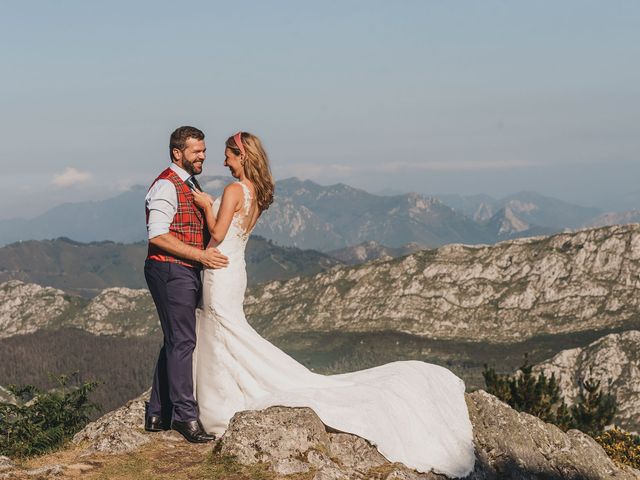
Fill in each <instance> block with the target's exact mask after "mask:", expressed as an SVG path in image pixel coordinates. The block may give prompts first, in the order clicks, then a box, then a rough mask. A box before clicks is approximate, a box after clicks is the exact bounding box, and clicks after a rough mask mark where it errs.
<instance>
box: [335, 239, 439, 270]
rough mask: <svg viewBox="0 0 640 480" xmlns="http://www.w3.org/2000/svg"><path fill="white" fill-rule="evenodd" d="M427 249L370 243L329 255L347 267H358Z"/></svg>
mask: <svg viewBox="0 0 640 480" xmlns="http://www.w3.org/2000/svg"><path fill="white" fill-rule="evenodd" d="M425 248H426V247H424V246H421V245H419V244H417V243H409V244H407V245H405V246H404V247H398V248H391V247H387V246H385V245H380V244H379V243H376V242H374V241H368V242H363V243H361V244H359V245H354V246H352V247H346V248H341V249H339V250H332V251H330V252H328V254H329V255H331V256H332V257H334V258H337V259H338V260H340V261H341V262H343V263H345V264H347V265H358V264H360V263H365V262H371V261H373V260H391V259H392V258H396V257H401V256H403V255H408V254H410V253H413V252H417V251H419V250H424V249H425Z"/></svg>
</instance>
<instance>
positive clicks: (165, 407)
mask: <svg viewBox="0 0 640 480" xmlns="http://www.w3.org/2000/svg"><path fill="white" fill-rule="evenodd" d="M144 277H145V279H146V280H147V285H148V286H149V291H150V292H151V296H152V297H153V301H154V303H155V304H156V308H157V310H158V316H159V317H160V325H161V326H162V333H163V334H164V344H163V346H162V348H161V349H160V355H159V356H158V363H157V364H156V370H155V374H154V377H153V387H152V389H151V399H150V400H149V409H148V412H147V414H148V415H155V416H160V417H162V418H163V419H164V420H165V421H166V422H169V421H171V419H173V420H177V421H180V422H187V421H191V420H196V419H197V418H198V406H197V404H196V401H195V399H194V398H193V370H192V369H193V364H192V358H193V350H194V348H195V346H196V305H197V304H198V301H199V299H200V295H201V291H202V280H201V278H200V271H199V270H196V269H193V268H189V267H185V266H183V265H179V264H177V263H169V262H158V261H155V260H147V261H146V262H145V264H144Z"/></svg>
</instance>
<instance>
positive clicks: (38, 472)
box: [21, 465, 64, 478]
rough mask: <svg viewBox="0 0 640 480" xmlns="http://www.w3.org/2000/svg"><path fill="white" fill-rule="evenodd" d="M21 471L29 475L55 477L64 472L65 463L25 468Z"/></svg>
mask: <svg viewBox="0 0 640 480" xmlns="http://www.w3.org/2000/svg"><path fill="white" fill-rule="evenodd" d="M21 473H22V474H23V475H26V476H27V477H34V478H52V477H53V478H55V477H58V476H60V475H63V474H64V466H63V465H46V466H44V467H39V468H32V469H30V470H25V471H23V472H21Z"/></svg>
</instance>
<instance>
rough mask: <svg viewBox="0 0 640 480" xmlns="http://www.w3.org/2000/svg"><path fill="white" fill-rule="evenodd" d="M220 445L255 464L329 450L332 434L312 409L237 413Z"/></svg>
mask: <svg viewBox="0 0 640 480" xmlns="http://www.w3.org/2000/svg"><path fill="white" fill-rule="evenodd" d="M274 427H275V428H274ZM220 442H221V450H220V451H221V453H223V454H225V455H233V456H235V457H236V458H237V460H238V461H239V462H240V463H242V464H245V465H251V464H254V463H258V462H274V461H277V460H282V459H289V458H292V457H295V458H300V457H304V455H305V454H306V453H307V452H308V451H309V450H311V449H316V450H325V451H326V450H328V445H329V434H328V433H327V432H326V430H325V426H324V424H323V423H322V422H321V421H320V419H319V418H318V416H317V415H316V414H315V413H314V412H313V410H311V409H308V408H285V407H271V408H268V409H266V410H262V411H245V412H239V413H237V414H235V415H234V416H233V418H232V419H231V422H230V424H229V428H228V429H227V431H226V432H225V434H224V435H223V436H222V438H221V439H220Z"/></svg>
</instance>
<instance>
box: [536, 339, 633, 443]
mask: <svg viewBox="0 0 640 480" xmlns="http://www.w3.org/2000/svg"><path fill="white" fill-rule="evenodd" d="M535 370H537V371H544V372H545V374H546V375H548V376H551V374H554V375H555V377H556V379H557V380H558V383H559V385H560V389H561V391H562V394H563V395H564V399H565V401H566V402H567V404H569V405H572V404H573V403H575V401H576V398H577V397H578V394H579V392H580V383H579V382H580V381H581V380H586V379H593V380H597V381H599V382H600V386H601V390H602V391H603V392H608V393H611V394H613V395H614V396H615V397H616V400H617V402H618V413H617V414H616V416H615V418H614V421H615V423H616V424H618V425H620V426H622V427H623V428H624V429H626V430H629V431H636V432H638V431H640V331H637V330H632V331H628V332H624V333H620V334H610V335H606V336H605V337H602V338H600V339H599V340H596V341H595V342H593V343H591V344H589V345H588V346H586V347H583V348H572V349H570V350H563V351H562V352H560V353H558V354H557V355H555V356H554V357H553V358H551V359H550V360H548V361H546V362H543V363H541V364H538V365H537V366H536V367H535Z"/></svg>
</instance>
